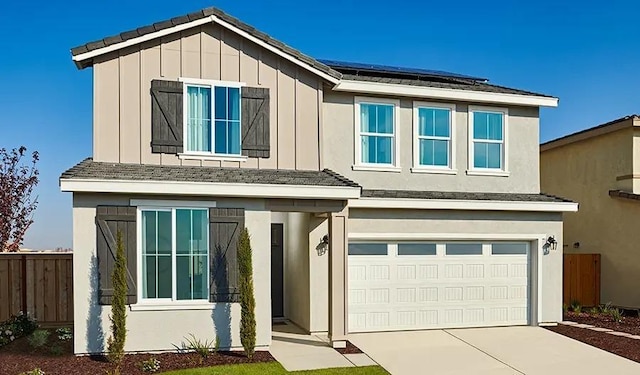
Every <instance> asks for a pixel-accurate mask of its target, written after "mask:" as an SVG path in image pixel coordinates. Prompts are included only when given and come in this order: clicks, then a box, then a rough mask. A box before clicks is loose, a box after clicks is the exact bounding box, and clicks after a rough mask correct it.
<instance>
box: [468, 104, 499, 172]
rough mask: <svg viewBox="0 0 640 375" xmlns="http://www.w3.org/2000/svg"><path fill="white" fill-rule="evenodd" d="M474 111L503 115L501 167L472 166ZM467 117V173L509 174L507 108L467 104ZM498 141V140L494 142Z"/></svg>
mask: <svg viewBox="0 0 640 375" xmlns="http://www.w3.org/2000/svg"><path fill="white" fill-rule="evenodd" d="M474 112H490V113H501V114H502V116H503V121H502V142H501V144H502V155H501V157H502V163H501V164H502V168H475V167H474V166H473V160H474V153H473V142H474V138H473V113H474ZM467 118H468V121H467V123H468V128H467V133H468V166H467V175H469V176H498V177H508V176H509V109H508V108H501V107H485V106H473V105H470V106H469V110H468V112H467ZM482 142H487V143H494V142H491V141H487V140H482ZM495 143H499V142H495Z"/></svg>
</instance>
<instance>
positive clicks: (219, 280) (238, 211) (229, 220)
mask: <svg viewBox="0 0 640 375" xmlns="http://www.w3.org/2000/svg"><path fill="white" fill-rule="evenodd" d="M242 228H244V209H242V208H217V207H216V208H210V209H209V253H210V254H209V261H210V262H211V263H210V264H211V267H210V272H211V279H210V281H211V285H210V289H209V291H210V301H211V302H239V298H240V290H239V288H238V238H239V236H240V231H241V230H242Z"/></svg>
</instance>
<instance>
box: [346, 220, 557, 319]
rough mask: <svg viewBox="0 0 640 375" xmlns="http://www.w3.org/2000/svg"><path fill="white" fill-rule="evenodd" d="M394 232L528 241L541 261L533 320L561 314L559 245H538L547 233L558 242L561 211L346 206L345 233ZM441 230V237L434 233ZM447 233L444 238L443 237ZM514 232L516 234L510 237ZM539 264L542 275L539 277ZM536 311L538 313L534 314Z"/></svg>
mask: <svg viewBox="0 0 640 375" xmlns="http://www.w3.org/2000/svg"><path fill="white" fill-rule="evenodd" d="M381 233H384V234H385V237H386V238H388V239H391V240H393V239H397V238H394V235H400V236H402V235H406V234H412V235H413V237H412V238H413V239H424V240H437V239H442V238H446V239H460V240H465V239H476V238H477V237H478V235H482V236H484V237H483V238H484V239H483V240H482V241H490V240H504V239H505V238H508V240H518V239H519V240H523V241H528V242H531V243H532V249H536V251H532V254H537V255H538V256H539V258H538V259H540V263H539V264H536V262H535V261H534V262H533V263H532V265H533V266H532V270H531V271H530V274H531V275H532V278H531V280H532V284H531V285H532V300H533V301H535V300H537V295H536V294H537V290H538V284H537V283H539V284H540V286H539V290H540V291H541V299H540V301H541V303H540V305H539V306H535V305H533V306H532V308H533V310H532V313H533V315H532V316H533V317H535V320H537V321H533V324H535V323H548V322H558V321H560V320H561V319H562V249H561V248H558V249H557V250H555V251H553V250H550V251H548V253H547V254H544V252H543V250H542V249H541V246H542V240H543V239H544V238H545V237H546V236H555V237H556V239H558V241H560V242H562V215H561V214H559V213H534V212H530V213H525V212H480V211H428V210H395V209H375V210H373V209H355V208H352V209H350V210H349V236H350V237H352V236H354V235H358V236H360V235H362V234H374V235H375V234H377V235H380V234H381ZM439 235H441V237H438V236H439ZM445 236H446V237H445ZM514 236H515V237H514ZM535 267H540V272H541V278H538V277H537V275H538V269H536V268H535ZM538 311H539V312H540V314H538Z"/></svg>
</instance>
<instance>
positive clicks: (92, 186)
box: [60, 179, 360, 200]
mask: <svg viewBox="0 0 640 375" xmlns="http://www.w3.org/2000/svg"><path fill="white" fill-rule="evenodd" d="M60 190H62V191H65V192H75V193H80V192H82V193H123V194H161V195H201V196H225V197H248V198H290V199H294V198H297V199H341V200H347V199H357V198H359V197H360V188H359V187H343V186H307V185H275V184H274V185H269V184H237V183H236V184H227V183H215V182H178V181H126V180H101V179H61V180H60Z"/></svg>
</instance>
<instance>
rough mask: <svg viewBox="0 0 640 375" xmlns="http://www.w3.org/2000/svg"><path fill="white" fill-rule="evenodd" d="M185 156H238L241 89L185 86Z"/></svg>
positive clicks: (227, 85)
mask: <svg viewBox="0 0 640 375" xmlns="http://www.w3.org/2000/svg"><path fill="white" fill-rule="evenodd" d="M184 98H185V100H186V104H185V107H186V111H185V112H186V113H185V120H186V121H185V123H186V135H185V152H187V153H197V154H207V153H209V154H217V155H240V143H241V139H240V137H241V136H240V113H241V112H240V110H241V109H240V102H241V99H240V87H239V86H230V84H225V83H224V82H223V83H220V84H212V85H203V84H190V83H186V84H185V95H184Z"/></svg>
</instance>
